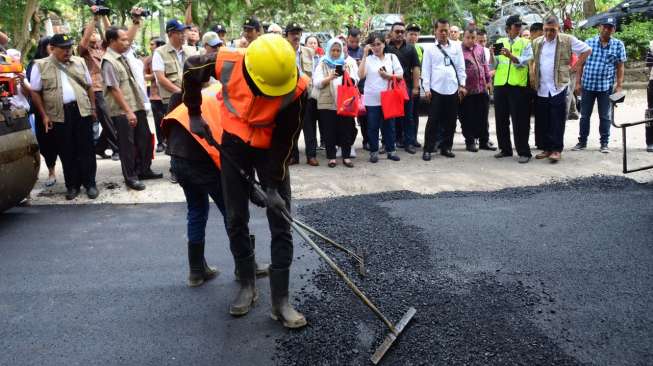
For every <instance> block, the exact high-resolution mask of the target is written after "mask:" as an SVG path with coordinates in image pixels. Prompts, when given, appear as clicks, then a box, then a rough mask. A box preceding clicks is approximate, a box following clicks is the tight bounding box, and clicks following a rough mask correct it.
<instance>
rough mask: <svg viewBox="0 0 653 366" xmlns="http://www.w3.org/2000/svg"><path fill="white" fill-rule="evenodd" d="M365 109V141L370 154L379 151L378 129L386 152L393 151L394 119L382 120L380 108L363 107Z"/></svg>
mask: <svg viewBox="0 0 653 366" xmlns="http://www.w3.org/2000/svg"><path fill="white" fill-rule="evenodd" d="M365 108H366V109H367V139H368V141H369V143H370V152H377V151H379V129H381V135H382V136H383V143H384V144H385V151H386V152H389V153H390V152H394V151H395V119H394V118H392V119H383V111H382V110H381V106H365Z"/></svg>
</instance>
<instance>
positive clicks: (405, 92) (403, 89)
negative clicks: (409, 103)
mask: <svg viewBox="0 0 653 366" xmlns="http://www.w3.org/2000/svg"><path fill="white" fill-rule="evenodd" d="M397 85H398V86H399V89H401V95H402V96H403V97H404V100H408V99H410V97H409V96H408V86H407V85H406V80H404V79H399V80H397Z"/></svg>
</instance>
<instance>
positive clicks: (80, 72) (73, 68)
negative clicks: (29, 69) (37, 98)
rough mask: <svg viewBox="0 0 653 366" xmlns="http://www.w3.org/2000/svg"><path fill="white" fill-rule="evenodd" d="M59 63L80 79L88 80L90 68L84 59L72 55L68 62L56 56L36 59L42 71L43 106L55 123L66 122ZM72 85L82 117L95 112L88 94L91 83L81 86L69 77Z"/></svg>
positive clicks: (37, 65)
mask: <svg viewBox="0 0 653 366" xmlns="http://www.w3.org/2000/svg"><path fill="white" fill-rule="evenodd" d="M57 63H58V64H60V65H61V66H63V67H64V68H66V70H67V71H68V72H69V73H70V74H71V75H74V76H76V77H77V78H78V79H80V80H83V81H86V74H87V73H88V69H87V68H86V63H85V62H84V59H82V58H81V57H77V56H71V57H70V61H69V62H68V63H65V64H63V63H60V62H59V61H57V60H56V59H55V58H54V56H50V57H46V58H44V59H40V60H37V61H36V67H38V68H39V72H40V73H41V84H42V85H43V87H42V89H41V96H42V98H43V107H44V109H45V113H46V114H47V115H48V117H49V118H50V120H51V121H52V122H55V123H64V111H63V89H62V87H61V71H60V70H59V69H58V68H57ZM68 81H69V83H70V85H71V86H72V88H73V90H74V92H75V98H76V99H77V107H78V108H79V114H80V115H81V116H82V117H88V116H90V115H91V114H92V113H93V109H92V107H91V100H90V99H89V96H88V89H85V87H90V85H85V86H81V85H79V84H77V82H76V81H75V80H73V79H72V78H68Z"/></svg>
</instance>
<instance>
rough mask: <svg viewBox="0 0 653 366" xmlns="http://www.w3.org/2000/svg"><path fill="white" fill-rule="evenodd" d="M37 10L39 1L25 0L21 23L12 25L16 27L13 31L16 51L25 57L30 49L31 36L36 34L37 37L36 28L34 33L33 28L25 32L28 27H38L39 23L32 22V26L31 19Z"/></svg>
mask: <svg viewBox="0 0 653 366" xmlns="http://www.w3.org/2000/svg"><path fill="white" fill-rule="evenodd" d="M38 8H39V0H27V3H26V4H25V11H24V12H23V18H22V20H21V22H20V23H14V24H15V25H16V28H15V29H14V30H13V35H14V45H15V46H16V49H17V50H19V51H20V52H21V53H22V54H23V55H25V56H27V54H26V53H27V51H29V50H30V48H32V35H33V34H36V35H37V36H38V28H37V29H36V32H34V30H35V29H34V28H32V31H31V32H27V31H26V30H27V29H29V28H30V25H33V26H34V27H38V26H39V24H40V23H39V22H34V24H32V18H33V17H34V14H35V13H36V11H37V10H38Z"/></svg>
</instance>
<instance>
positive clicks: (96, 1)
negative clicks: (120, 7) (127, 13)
mask: <svg viewBox="0 0 653 366" xmlns="http://www.w3.org/2000/svg"><path fill="white" fill-rule="evenodd" d="M86 3H87V4H88V6H96V7H97V10H95V12H94V14H96V15H107V16H108V15H111V9H109V8H108V7H107V6H106V3H105V0H86Z"/></svg>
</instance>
